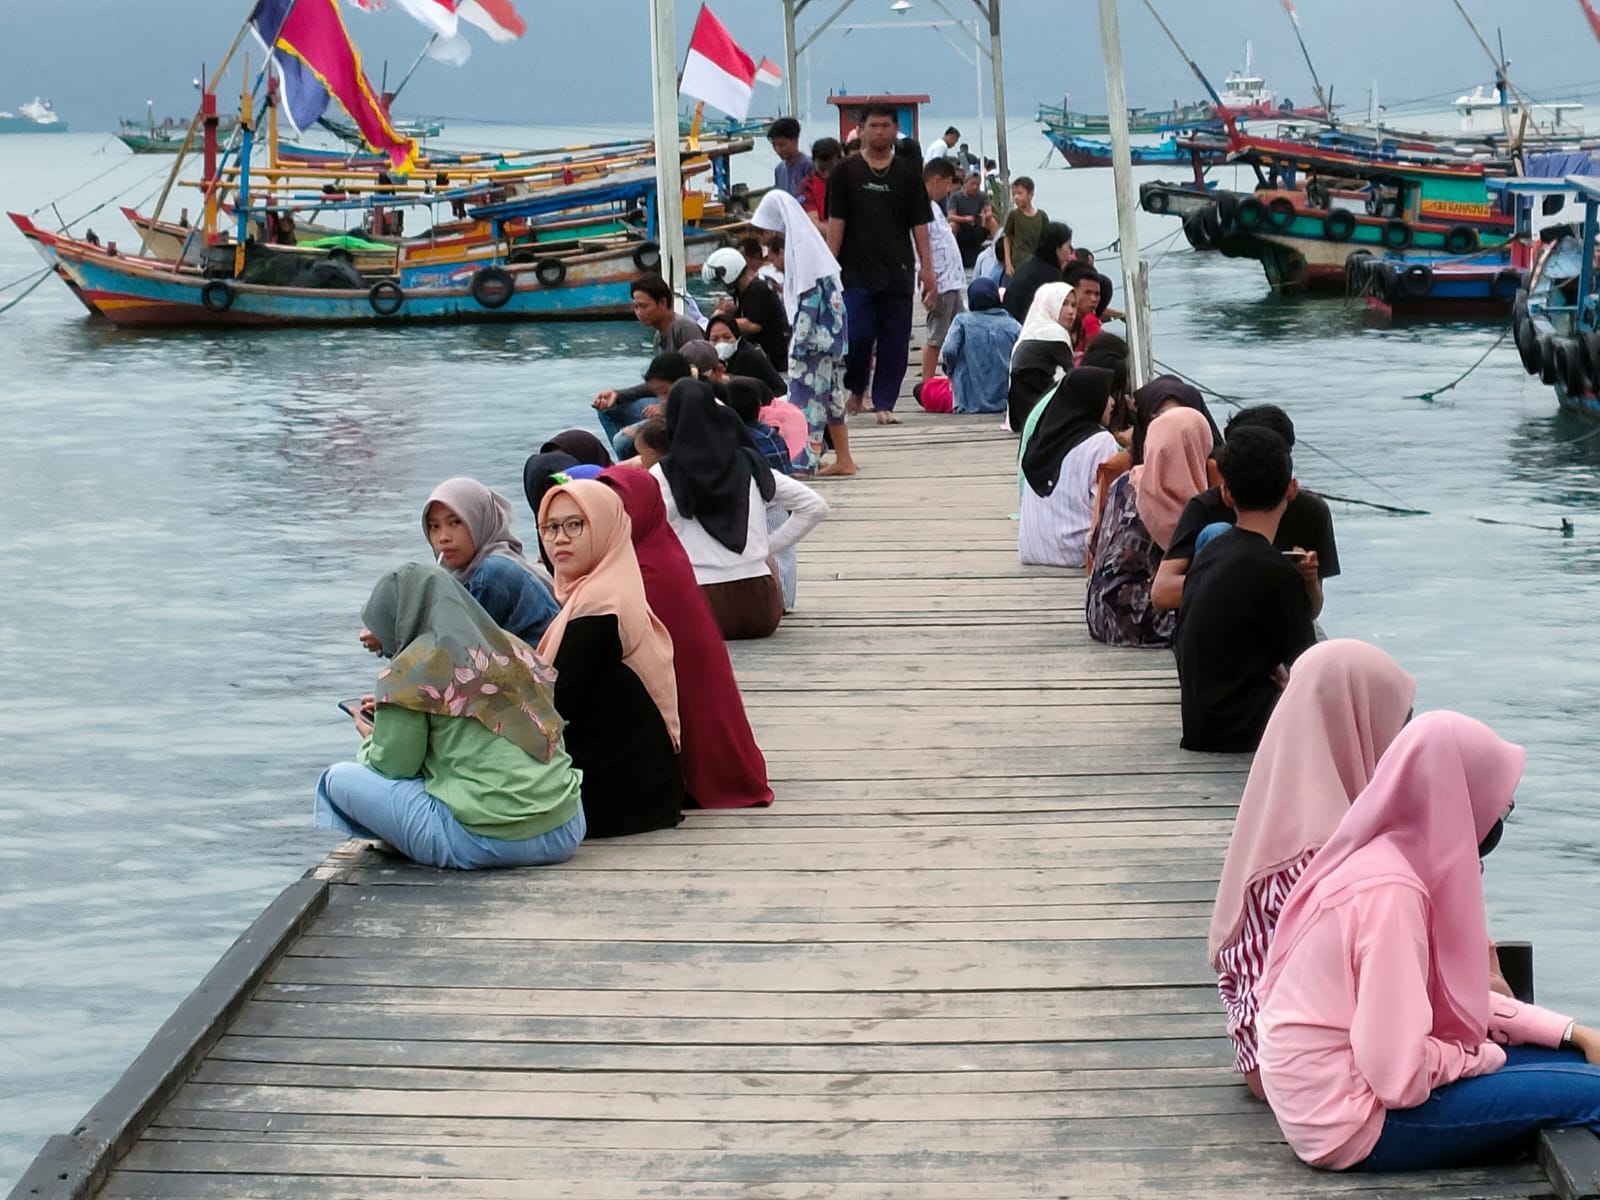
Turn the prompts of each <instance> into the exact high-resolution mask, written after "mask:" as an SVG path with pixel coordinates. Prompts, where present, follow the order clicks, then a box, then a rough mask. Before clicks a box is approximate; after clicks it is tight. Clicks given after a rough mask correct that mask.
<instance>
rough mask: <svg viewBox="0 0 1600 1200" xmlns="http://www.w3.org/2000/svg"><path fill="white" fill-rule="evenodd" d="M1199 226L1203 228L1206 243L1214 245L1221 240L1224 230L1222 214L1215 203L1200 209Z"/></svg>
mask: <svg viewBox="0 0 1600 1200" xmlns="http://www.w3.org/2000/svg"><path fill="white" fill-rule="evenodd" d="M1200 228H1201V229H1203V230H1205V234H1206V242H1207V244H1209V245H1212V246H1215V245H1216V244H1217V243H1218V242H1220V241H1222V239H1223V236H1224V234H1225V232H1226V230H1225V228H1224V226H1223V223H1222V214H1221V213H1220V212H1219V211H1218V210H1217V206H1216V205H1215V204H1212V205H1208V206H1207V207H1205V208H1202V209H1201V210H1200Z"/></svg>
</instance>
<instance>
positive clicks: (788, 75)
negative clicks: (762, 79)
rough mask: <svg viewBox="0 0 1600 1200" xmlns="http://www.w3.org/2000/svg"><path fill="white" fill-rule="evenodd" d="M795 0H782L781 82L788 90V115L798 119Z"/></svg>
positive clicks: (798, 90)
mask: <svg viewBox="0 0 1600 1200" xmlns="http://www.w3.org/2000/svg"><path fill="white" fill-rule="evenodd" d="M798 11H799V3H798V2H797V0H783V70H784V76H783V82H784V86H785V87H787V88H788V89H789V115H790V116H791V117H793V118H795V120H799V119H800V52H799V50H798V49H796V47H795V37H794V18H795V14H796V13H797V12H798Z"/></svg>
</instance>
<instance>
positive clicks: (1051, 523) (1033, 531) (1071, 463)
mask: <svg viewBox="0 0 1600 1200" xmlns="http://www.w3.org/2000/svg"><path fill="white" fill-rule="evenodd" d="M1114 385H1115V375H1114V374H1113V373H1112V372H1111V371H1108V370H1106V369H1105V368H1103V367H1078V368H1076V369H1075V370H1073V371H1072V372H1071V373H1069V374H1068V375H1067V377H1066V378H1065V379H1063V380H1062V381H1061V383H1060V385H1059V386H1058V387H1057V388H1056V389H1055V391H1054V392H1053V393H1051V395H1050V397H1049V398H1048V399H1047V400H1045V401H1044V402H1043V411H1042V412H1041V414H1040V416H1039V421H1038V424H1037V425H1035V426H1034V428H1033V431H1032V433H1031V434H1030V435H1029V436H1028V437H1027V438H1026V439H1025V441H1024V442H1023V446H1022V458H1021V462H1020V466H1021V470H1020V471H1019V478H1018V485H1019V489H1020V492H1021V498H1022V503H1021V522H1020V524H1019V526H1018V531H1017V550H1018V553H1019V554H1020V556H1021V558H1022V561H1023V562H1025V563H1029V564H1032V565H1036V566H1047V567H1081V566H1083V564H1084V551H1085V549H1086V548H1087V543H1088V540H1089V526H1090V523H1091V520H1092V517H1093V509H1094V482H1095V472H1096V470H1097V469H1098V468H1099V466H1100V464H1101V463H1102V462H1104V461H1105V460H1106V459H1108V458H1110V457H1111V456H1112V455H1113V454H1115V453H1116V452H1117V449H1118V447H1117V439H1116V438H1114V437H1112V436H1111V434H1110V433H1109V432H1108V431H1107V428H1106V427H1107V426H1108V425H1109V424H1110V423H1111V421H1112V419H1113V417H1114V414H1115V411H1116V406H1117V397H1116V395H1115V393H1114V391H1113V388H1114Z"/></svg>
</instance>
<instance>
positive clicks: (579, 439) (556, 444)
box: [533, 429, 611, 515]
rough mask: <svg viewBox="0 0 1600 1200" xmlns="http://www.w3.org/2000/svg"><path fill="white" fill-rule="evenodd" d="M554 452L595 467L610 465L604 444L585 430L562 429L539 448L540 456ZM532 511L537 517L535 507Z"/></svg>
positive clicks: (609, 457) (536, 507)
mask: <svg viewBox="0 0 1600 1200" xmlns="http://www.w3.org/2000/svg"><path fill="white" fill-rule="evenodd" d="M555 450H559V451H561V452H562V453H563V454H570V455H572V457H573V459H574V460H576V461H577V462H580V463H591V464H592V465H594V466H597V467H609V466H610V465H611V455H610V454H609V453H608V452H607V451H606V448H605V444H604V443H603V442H601V440H600V439H599V438H597V437H595V435H594V434H592V433H590V432H589V431H588V430H587V429H564V430H562V431H561V432H560V433H558V434H556V435H555V437H553V438H551V439H550V440H549V441H547V442H546V443H545V444H544V445H542V446H540V447H539V452H540V453H541V454H548V453H550V452H551V451H555ZM533 511H534V514H535V515H538V512H539V509H538V506H537V505H535V506H534V510H533Z"/></svg>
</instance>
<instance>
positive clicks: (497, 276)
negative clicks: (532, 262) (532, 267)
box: [467, 267, 517, 309]
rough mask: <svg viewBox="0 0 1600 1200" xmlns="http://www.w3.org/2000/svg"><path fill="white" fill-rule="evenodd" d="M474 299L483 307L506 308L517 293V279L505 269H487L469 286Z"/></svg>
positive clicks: (474, 278) (475, 276)
mask: <svg viewBox="0 0 1600 1200" xmlns="http://www.w3.org/2000/svg"><path fill="white" fill-rule="evenodd" d="M467 286H468V289H469V290H470V291H471V292H472V298H473V299H474V300H476V301H477V302H478V303H479V304H480V305H481V306H482V307H484V308H489V309H495V308H504V307H505V306H506V305H507V304H509V303H510V302H511V297H512V296H514V295H515V294H516V291H517V279H516V276H514V275H513V274H512V273H511V272H510V271H508V270H506V269H505V268H504V267H485V268H483V270H481V271H479V272H478V273H477V274H476V275H474V276H473V277H472V282H471V283H470V284H468V285H467Z"/></svg>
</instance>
